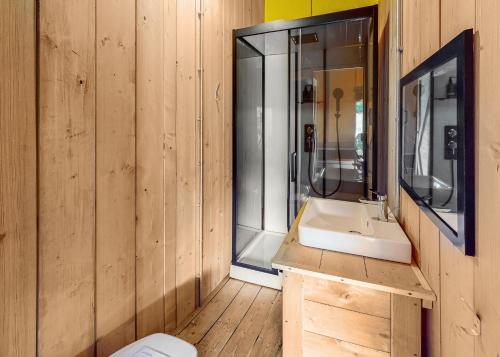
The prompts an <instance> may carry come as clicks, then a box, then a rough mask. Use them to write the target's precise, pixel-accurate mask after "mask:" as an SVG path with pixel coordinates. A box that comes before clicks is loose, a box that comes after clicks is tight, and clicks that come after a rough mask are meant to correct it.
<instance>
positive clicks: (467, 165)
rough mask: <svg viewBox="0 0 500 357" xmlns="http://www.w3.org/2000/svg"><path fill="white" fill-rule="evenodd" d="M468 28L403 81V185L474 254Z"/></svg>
mask: <svg viewBox="0 0 500 357" xmlns="http://www.w3.org/2000/svg"><path fill="white" fill-rule="evenodd" d="M472 52H473V47H472V31H471V30H467V31H464V32H463V33H462V34H460V35H459V36H458V37H457V38H455V39H454V40H452V41H451V42H450V43H449V44H447V45H446V46H445V47H443V48H442V49H441V50H439V51H438V52H436V53H435V54H434V55H433V56H432V57H430V58H429V59H428V60H426V61H425V62H424V63H422V64H421V65H420V66H418V67H417V68H416V69H415V70H413V71H412V72H410V73H409V74H408V75H407V76H405V77H404V78H403V79H402V80H401V113H400V115H401V116H400V119H401V128H400V183H401V185H402V186H403V188H404V189H405V190H406V191H407V192H408V193H409V194H410V196H411V197H412V198H413V199H414V200H415V201H416V202H417V203H418V204H419V205H420V206H421V207H422V208H423V209H424V211H425V212H426V213H427V214H428V215H429V217H431V219H432V220H433V221H434V222H435V223H436V224H437V225H438V227H439V228H440V230H441V231H442V232H443V233H445V235H446V236H447V237H448V238H449V239H450V240H451V241H452V242H453V243H454V244H455V245H456V246H458V247H460V248H461V249H462V250H463V251H464V253H465V254H467V255H474V245H475V244H474V230H475V227H474V144H473V143H474V111H473V107H474V84H473V78H472V77H473V64H472V58H473V53H472Z"/></svg>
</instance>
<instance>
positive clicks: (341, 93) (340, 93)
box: [333, 87, 344, 113]
mask: <svg viewBox="0 0 500 357" xmlns="http://www.w3.org/2000/svg"><path fill="white" fill-rule="evenodd" d="M343 96H344V91H343V90H342V88H338V87H337V88H335V89H334V90H333V97H334V98H335V105H336V111H337V113H340V99H341V98H342V97H343Z"/></svg>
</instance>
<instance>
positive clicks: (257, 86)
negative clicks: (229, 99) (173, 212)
mask: <svg viewBox="0 0 500 357" xmlns="http://www.w3.org/2000/svg"><path fill="white" fill-rule="evenodd" d="M343 16H345V17H343ZM375 18H376V7H369V8H364V9H360V10H359V11H358V10H353V11H348V12H345V13H339V14H331V15H325V16H320V17H317V18H311V19H302V20H295V21H290V22H282V23H277V24H262V25H257V26H255V27H252V28H247V29H242V30H237V31H236V32H235V42H234V50H235V52H234V53H235V57H234V81H235V86H234V89H235V90H234V102H233V104H234V122H233V124H234V127H233V132H234V137H233V148H234V149H233V152H234V155H233V158H234V163H233V170H234V171H233V176H234V178H233V194H234V197H233V202H234V204H233V207H234V211H233V265H237V266H242V267H247V268H252V269H255V270H260V271H265V272H274V273H276V272H275V271H273V270H272V268H271V259H272V257H273V256H274V255H275V253H276V252H277V250H278V248H279V246H280V245H281V243H282V241H283V238H284V236H285V235H286V233H287V232H288V229H289V227H290V225H291V223H292V222H293V221H294V219H295V217H296V215H297V213H298V211H299V209H300V206H301V204H302V202H303V201H304V200H305V199H307V197H310V196H316V197H325V198H335V199H341V200H352V201H354V200H357V199H358V198H360V197H363V196H367V192H368V188H375V189H376V182H375V179H374V178H375V177H376V173H375V172H374V169H375V168H376V165H374V162H375V158H376V146H375V141H374V140H373V133H375V132H376V127H375V126H376V121H375V109H376V108H375V107H374V103H375V102H376V101H375V100H374V94H375V93H376V88H374V86H373V84H374V83H376V80H375V72H374V68H375V66H376V60H375V53H376V51H375V49H374V48H373V46H374V42H373V39H374V38H375V37H376V35H375V34H374V28H376V26H375V25H376V22H375V21H374V19H375ZM287 24H290V27H287ZM280 26H282V27H283V28H282V29H278V28H279V27H280ZM277 27H278V28H277ZM266 28H269V29H268V30H267V31H266Z"/></svg>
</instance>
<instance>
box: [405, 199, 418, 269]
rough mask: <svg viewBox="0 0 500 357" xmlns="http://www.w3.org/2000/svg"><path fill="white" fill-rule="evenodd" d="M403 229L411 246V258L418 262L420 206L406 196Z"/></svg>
mask: <svg viewBox="0 0 500 357" xmlns="http://www.w3.org/2000/svg"><path fill="white" fill-rule="evenodd" d="M405 231H406V234H407V235H408V238H410V241H411V243H412V246H413V259H415V261H416V262H417V263H418V264H420V208H419V207H418V206H417V204H416V203H415V202H414V201H413V200H412V199H411V197H409V196H407V202H406V218H405Z"/></svg>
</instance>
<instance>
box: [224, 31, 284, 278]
mask: <svg viewBox="0 0 500 357" xmlns="http://www.w3.org/2000/svg"><path fill="white" fill-rule="evenodd" d="M236 82H237V83H238V90H237V97H236V113H235V131H236V137H235V149H236V198H237V200H236V227H235V229H236V231H235V235H236V242H235V243H236V244H235V248H236V249H235V251H234V254H235V257H234V258H235V259H236V261H237V262H238V263H239V264H240V265H243V266H251V267H257V268H259V269H261V270H266V271H271V258H272V257H273V256H274V254H275V253H276V251H277V249H278V248H279V246H280V245H281V242H282V240H283V237H284V235H285V233H286V232H287V231H288V222H287V209H288V203H287V198H288V190H287V187H288V132H287V130H288V113H287V109H288V97H287V90H288V31H281V32H273V33H269V34H261V35H255V36H247V37H245V38H241V39H237V41H236Z"/></svg>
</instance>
